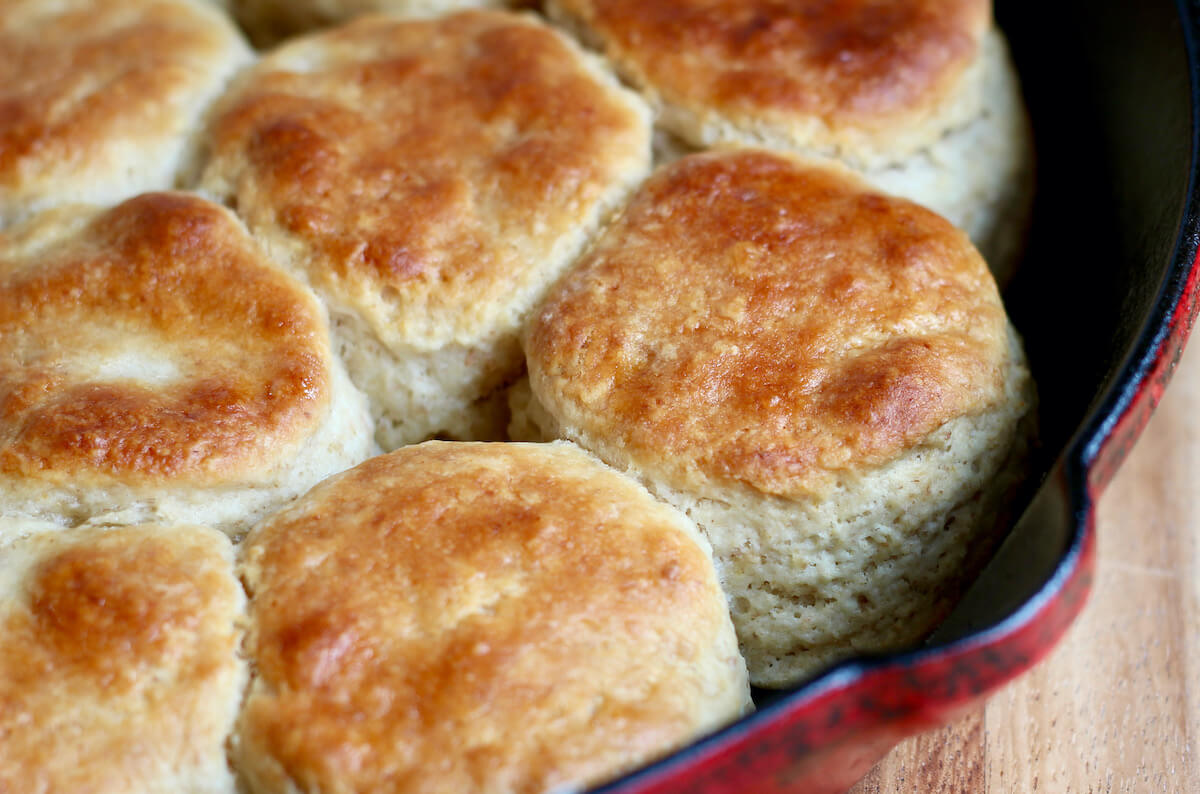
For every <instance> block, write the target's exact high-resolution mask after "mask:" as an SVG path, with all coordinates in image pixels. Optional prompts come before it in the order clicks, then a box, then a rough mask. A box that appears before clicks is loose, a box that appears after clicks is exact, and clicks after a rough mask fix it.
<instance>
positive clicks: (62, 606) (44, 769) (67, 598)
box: [0, 527, 243, 792]
mask: <svg viewBox="0 0 1200 794" xmlns="http://www.w3.org/2000/svg"><path fill="white" fill-rule="evenodd" d="M17 546H18V547H21V548H16V549H14V548H11V547H10V548H8V549H0V575H4V574H6V575H7V576H5V577H4V578H6V579H8V581H10V582H12V581H13V580H14V577H15V578H16V581H17V582H19V583H20V585H21V586H20V587H18V589H17V591H16V592H12V591H6V592H5V593H4V597H3V599H0V790H3V791H13V792H17V791H83V790H87V791H95V792H122V791H130V790H135V789H138V790H141V787H142V786H146V787H147V789H146V790H155V791H166V790H170V789H171V781H172V780H174V781H179V780H186V779H187V777H188V775H189V774H190V775H197V774H199V775H201V776H211V775H212V774H213V773H214V772H216V773H225V769H224V767H225V764H224V758H223V756H224V753H223V749H222V748H223V743H224V736H225V735H226V732H227V731H228V729H229V725H228V723H229V722H231V721H232V711H233V710H232V708H231V706H232V705H233V703H234V702H235V700H236V698H237V696H238V694H239V693H238V688H239V683H240V681H239V680H238V679H239V677H240V676H239V674H237V673H236V668H237V667H238V662H237V661H236V645H237V641H238V636H237V632H236V630H235V627H234V620H235V616H236V614H237V611H238V608H239V607H240V605H241V603H242V600H243V596H242V593H241V591H240V588H239V587H238V585H237V580H236V579H235V578H234V576H233V567H232V561H231V557H232V553H231V551H230V550H229V544H228V541H227V540H225V538H224V537H222V536H220V535H218V534H217V533H216V532H213V531H211V530H204V531H199V530H191V529H180V528H175V527H172V528H171V529H162V528H145V527H137V528H125V529H121V530H80V531H78V532H73V533H71V534H70V535H69V536H68V535H65V534H63V535H59V534H54V535H50V536H43V537H42V538H40V539H34V540H27V541H20V542H18V544H17ZM24 555H32V560H31V564H32V568H30V569H28V570H22V571H17V572H14V571H13V570H12V568H11V566H12V565H13V564H14V560H22V558H23V556H24ZM226 774H227V773H226ZM217 783H218V781H216V780H209V781H208V784H209V785H214V786H215V785H216V784H217ZM186 788H187V790H193V788H192V787H191V786H188V787H186ZM180 790H182V789H180ZM214 790H215V789H214Z"/></svg>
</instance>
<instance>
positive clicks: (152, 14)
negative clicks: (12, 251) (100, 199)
mask: <svg viewBox="0 0 1200 794" xmlns="http://www.w3.org/2000/svg"><path fill="white" fill-rule="evenodd" d="M238 42H239V40H238V39H237V36H236V33H235V32H234V31H233V28H232V25H229V24H227V23H224V22H223V20H222V19H221V18H220V17H219V16H218V15H217V14H215V13H208V12H206V9H203V8H197V7H194V6H193V5H192V4H191V3H187V2H161V1H159V2H155V1H153V0H89V2H71V3H66V4H65V7H62V4H58V3H53V4H50V3H39V2H37V0H24V1H15V2H14V1H12V0H10V1H9V2H6V3H5V4H4V7H3V9H2V10H0V201H16V200H21V199H23V198H28V197H29V196H31V195H34V196H37V195H38V194H40V193H42V192H45V191H48V190H51V189H52V188H53V181H54V180H70V179H72V178H75V177H74V175H75V174H77V173H85V174H93V173H95V172H96V170H97V166H98V165H99V164H104V165H105V167H111V169H112V171H111V172H109V173H108V177H109V178H112V179H119V178H120V177H119V176H118V174H119V172H121V171H124V170H126V169H130V170H139V169H142V168H144V167H145V166H144V165H143V164H142V163H141V162H140V159H141V158H144V157H145V156H147V155H146V152H145V149H144V147H145V146H146V145H147V143H153V142H155V141H157V140H159V139H164V138H175V137H184V136H190V135H192V134H193V131H192V130H191V129H186V128H184V127H185V125H190V122H191V120H192V119H193V118H194V116H196V115H197V112H196V109H195V107H194V105H195V103H196V102H197V100H198V99H199V98H204V97H206V96H207V94H208V93H210V92H211V91H212V90H213V88H215V85H214V84H215V83H216V82H217V81H216V80H215V78H214V77H213V75H214V74H218V73H224V72H225V71H227V70H228V68H229V67H228V65H227V62H228V61H230V60H234V59H236V58H238V57H241V51H240V49H239V47H238ZM96 178H97V179H103V178H104V176H103V175H98V176H96ZM159 187H170V185H168V184H164V185H159Z"/></svg>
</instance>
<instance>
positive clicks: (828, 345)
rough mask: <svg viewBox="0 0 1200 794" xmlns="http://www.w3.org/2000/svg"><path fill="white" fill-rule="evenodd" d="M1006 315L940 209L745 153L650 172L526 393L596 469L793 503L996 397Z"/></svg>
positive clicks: (696, 158)
mask: <svg viewBox="0 0 1200 794" xmlns="http://www.w3.org/2000/svg"><path fill="white" fill-rule="evenodd" d="M1006 322H1007V321H1006V317H1005V314H1004V309H1003V306H1002V305H1001V303H1000V299H999V295H998V293H997V290H996V287H995V283H994V282H993V280H992V278H991V276H990V274H989V273H988V271H987V268H986V265H985V264H984V262H983V260H982V259H981V258H980V257H979V255H978V254H977V253H976V252H975V250H974V249H973V248H972V247H971V245H970V243H969V242H968V241H967V239H966V237H965V236H964V235H963V234H962V233H960V232H959V231H958V230H956V229H954V228H953V227H952V226H951V225H950V224H949V223H948V222H946V221H945V220H943V219H942V218H940V217H939V216H937V215H935V214H933V213H931V212H929V211H928V210H925V209H923V208H921V207H919V206H917V205H915V204H912V203H909V202H907V201H903V200H899V199H893V198H889V197H885V196H882V195H879V194H877V193H874V192H871V191H870V190H869V189H867V188H866V187H865V186H864V185H863V184H862V183H861V182H859V181H858V180H856V179H853V178H852V177H851V176H850V175H849V173H848V172H843V171H842V170H841V169H834V168H832V167H817V166H816V165H815V164H813V165H809V166H805V165H804V164H802V163H799V162H797V161H793V160H789V159H787V158H784V157H781V156H775V155H770V154H767V153H765V152H758V151H743V152H736V153H723V154H712V155H693V156H691V157H688V158H685V159H683V160H680V161H678V162H677V163H675V164H673V165H671V166H668V167H667V168H665V169H663V170H660V171H659V172H658V173H657V174H656V175H655V176H653V177H652V178H651V179H650V180H649V181H648V182H647V183H646V184H645V185H644V186H643V188H642V190H641V191H640V192H639V193H638V194H637V196H635V198H634V200H633V201H632V202H631V205H630V206H629V207H628V208H627V210H626V212H625V213H624V215H623V216H622V217H621V218H620V219H619V220H618V221H617V222H616V223H615V224H614V225H613V226H612V227H610V229H609V230H608V232H607V233H606V235H605V237H604V238H602V240H601V241H600V243H599V244H598V245H597V247H596V249H595V250H594V251H593V252H592V253H591V254H590V255H589V256H588V257H586V258H585V259H584V260H583V261H582V262H581V264H580V265H578V266H577V267H576V268H575V269H574V270H572V271H571V273H570V274H569V275H568V276H567V277H566V278H565V279H564V280H563V282H562V283H560V285H559V286H558V288H556V290H555V291H554V292H552V293H551V295H550V296H549V297H548V299H547V301H546V303H545V304H544V305H543V307H542V308H541V310H540V311H539V314H538V316H537V317H535V319H534V321H533V323H532V326H531V330H530V332H529V338H528V340H527V341H528V344H527V350H528V357H529V368H530V379H531V385H532V386H533V388H534V392H535V393H536V394H537V396H538V397H539V399H540V400H541V401H542V403H543V404H545V405H546V407H547V408H548V409H549V410H550V412H551V414H553V415H554V416H555V417H556V419H557V420H558V421H559V423H560V424H561V425H562V427H563V428H564V430H565V431H566V432H567V433H568V435H571V436H576V435H577V436H580V437H583V438H585V439H586V442H585V443H586V445H587V446H589V447H591V448H593V449H597V450H599V451H600V454H601V457H605V458H608V459H610V460H611V459H613V458H615V459H617V460H619V461H631V462H632V463H633V464H634V465H636V466H639V467H643V468H652V469H653V470H655V471H658V472H664V470H665V476H668V477H669V478H670V480H671V481H672V482H673V483H674V484H675V485H676V486H679V487H689V486H690V485H694V484H695V483H696V482H697V481H711V480H717V481H725V482H730V481H733V482H738V483H742V484H744V485H747V486H749V487H752V488H754V489H757V490H760V491H762V492H765V493H770V494H780V495H785V496H792V497H794V496H799V495H804V494H811V493H820V492H822V491H823V489H825V488H827V487H829V486H830V484H831V483H832V482H833V481H834V479H835V478H836V477H837V476H838V475H839V474H842V473H853V472H854V471H855V470H856V469H861V468H867V467H872V466H877V465H881V464H883V463H885V462H887V461H888V460H891V459H893V458H894V457H896V456H897V455H898V454H900V453H901V452H903V451H904V450H905V449H907V448H909V447H911V446H912V445H914V444H917V443H919V442H920V441H921V440H922V439H923V438H924V437H925V436H926V435H927V434H928V433H930V432H931V431H932V430H934V429H935V428H937V427H938V426H940V425H941V424H943V423H944V422H947V421H949V420H951V419H953V418H955V417H958V416H960V415H963V414H965V413H974V412H977V411H981V410H985V409H986V408H987V407H988V406H990V405H994V404H995V403H996V402H997V401H998V400H999V399H1000V397H1001V394H1002V387H1003V371H1004V368H1005V364H1006V356H1007V353H1006V350H1007V345H1006V331H1005V329H1006Z"/></svg>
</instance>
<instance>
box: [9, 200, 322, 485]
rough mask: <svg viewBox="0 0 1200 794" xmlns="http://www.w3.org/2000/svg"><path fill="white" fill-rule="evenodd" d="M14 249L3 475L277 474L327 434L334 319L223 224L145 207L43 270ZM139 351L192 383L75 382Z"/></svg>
mask: <svg viewBox="0 0 1200 794" xmlns="http://www.w3.org/2000/svg"><path fill="white" fill-rule="evenodd" d="M4 242H5V241H4V238H3V237H0V338H3V339H4V340H5V344H4V346H3V348H2V349H0V473H3V474H4V475H6V476H24V477H33V478H39V479H50V480H56V479H57V480H65V479H76V478H77V477H78V476H80V475H82V474H87V475H88V476H96V477H101V478H102V479H103V478H112V479H116V480H119V481H121V482H146V481H154V480H162V479H164V478H169V479H172V480H174V481H189V480H196V479H201V478H204V477H220V476H223V475H229V474H231V473H234V472H238V471H242V470H244V469H247V468H257V467H261V466H262V465H264V458H265V459H266V461H271V460H274V459H276V458H277V457H278V456H279V455H280V454H281V451H283V450H286V449H288V448H290V446H291V445H292V444H294V443H296V442H298V441H299V440H300V439H302V438H303V437H304V436H305V435H306V434H307V433H308V432H309V431H310V429H311V427H312V426H313V425H314V424H315V423H316V422H317V421H319V419H320V417H321V414H322V411H323V410H324V405H325V404H326V403H327V402H328V399H329V394H328V378H329V375H328V366H329V356H330V353H329V348H328V342H327V338H326V334H327V332H326V331H325V328H324V324H323V321H322V319H321V313H320V309H319V307H318V306H317V304H316V302H315V300H314V299H313V298H312V297H311V295H309V294H308V293H307V292H306V291H305V290H304V289H303V288H302V287H301V285H299V284H298V283H296V282H295V281H294V280H292V279H290V278H289V277H288V276H287V275H286V274H284V273H283V272H281V271H279V270H277V269H276V268H274V267H272V266H269V265H266V264H264V262H263V261H262V259H261V254H260V252H259V251H258V249H257V248H255V247H254V246H253V245H252V243H251V242H250V240H249V238H248V236H247V235H246V233H245V231H244V230H243V229H242V227H241V226H240V225H239V224H238V223H237V221H236V220H235V219H234V218H233V217H232V216H231V215H230V214H229V213H228V211H226V210H224V209H223V208H221V207H219V206H217V205H215V204H212V203H210V202H207V201H204V200H203V199H200V198H198V197H195V196H188V195H185V194H174V193H152V194H145V195H143V196H139V197H137V198H135V199H131V200H129V201H127V202H125V203H123V204H121V205H118V206H117V207H116V208H114V209H112V210H109V211H107V212H104V213H102V214H100V215H98V216H97V217H95V218H94V219H93V220H92V221H91V222H90V223H89V224H88V225H87V227H86V228H84V229H83V231H82V232H81V233H80V234H79V235H77V236H73V237H71V238H69V239H66V240H63V241H61V242H60V243H59V244H58V245H56V246H54V247H53V248H51V249H50V250H49V251H47V252H45V253H43V254H41V255H40V256H39V257H38V258H37V259H36V260H35V261H33V262H30V261H24V260H21V259H16V260H13V259H6V258H5V254H4ZM131 348H132V349H137V350H145V351H150V352H152V353H156V354H161V355H162V356H163V357H165V358H167V359H169V360H170V361H171V363H172V364H173V365H175V366H176V367H177V368H178V370H179V376H178V377H176V378H171V379H170V380H169V382H166V383H163V384H159V385H153V384H144V383H140V382H138V381H137V380H129V379H121V378H117V379H104V378H101V379H99V380H96V379H92V378H91V377H88V376H87V375H86V374H84V375H80V374H78V373H77V372H76V371H75V370H77V369H79V368H82V369H83V370H84V371H85V372H86V370H87V367H88V364H89V362H90V361H93V360H100V359H103V358H104V357H105V356H120V355H122V354H123V353H125V352H127V351H128V350H129V349H131Z"/></svg>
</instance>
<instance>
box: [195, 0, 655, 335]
mask: <svg viewBox="0 0 1200 794" xmlns="http://www.w3.org/2000/svg"><path fill="white" fill-rule="evenodd" d="M598 74H599V73H598V72H597V71H596V70H595V69H594V68H591V67H586V66H585V61H584V60H583V58H582V55H581V53H579V52H578V51H577V50H575V49H574V48H572V47H570V46H569V44H568V43H567V42H566V41H565V40H564V39H563V38H562V37H561V36H560V35H559V34H557V33H556V32H554V31H552V30H550V29H549V28H547V27H546V26H544V25H541V24H538V23H537V22H535V21H534V20H533V19H532V18H527V17H524V16H518V15H514V14H506V13H500V12H475V11H472V12H463V13H459V14H454V15H450V16H446V17H443V18H440V19H437V20H400V19H396V18H387V17H368V18H365V19H360V20H358V21H355V22H352V23H350V24H348V25H345V26H343V27H341V28H338V29H336V30H333V31H327V32H324V33H322V34H318V35H316V36H313V37H309V38H307V39H302V40H300V41H297V42H293V43H291V44H289V45H286V46H285V47H284V48H282V49H281V50H279V51H277V52H276V53H274V54H273V55H271V56H269V57H268V58H266V59H265V60H264V61H263V63H262V64H261V65H260V67H259V68H258V69H257V71H256V72H255V73H254V75H253V76H252V78H251V79H249V80H248V81H246V82H245V83H244V84H243V85H242V87H241V89H240V91H239V92H238V93H237V94H236V95H235V96H234V98H233V99H232V101H230V102H228V103H227V104H226V105H225V106H224V108H223V111H222V112H221V113H220V115H219V118H218V119H217V121H216V122H215V125H214V127H213V131H212V138H213V149H214V162H213V165H212V166H211V167H210V169H209V172H208V173H207V174H206V179H205V183H206V184H207V185H209V186H210V187H213V186H216V187H213V189H216V190H218V192H221V191H224V190H228V191H230V192H231V193H232V194H233V196H234V197H235V200H236V201H237V204H238V211H239V213H241V214H242V215H243V216H244V217H246V218H247V222H248V223H249V225H250V226H251V228H252V229H255V230H256V231H258V230H264V229H265V230H270V231H272V232H274V230H275V229H279V230H281V231H282V232H284V234H285V235H286V236H287V237H288V238H290V239H292V240H299V241H301V243H302V246H303V248H304V250H305V252H306V255H305V256H304V257H302V259H303V260H304V264H303V266H304V267H306V268H307V269H308V271H309V272H308V275H309V278H310V279H311V280H312V282H313V283H314V285H315V286H317V288H318V291H322V292H324V293H326V294H329V295H330V296H331V297H332V299H333V300H334V301H335V302H336V303H338V304H339V305H351V306H355V307H361V306H367V307H369V308H370V311H371V315H370V316H369V317H368V319H369V322H371V324H372V326H373V327H374V329H375V331H376V333H378V334H379V335H380V336H381V338H383V339H385V340H388V339H389V335H391V336H393V337H394V336H395V334H396V331H395V329H397V328H406V327H408V326H420V327H425V328H430V327H437V328H441V329H442V330H443V331H446V330H447V329H448V331H449V336H450V339H451V340H453V341H457V342H459V343H462V342H472V341H474V340H473V338H472V335H474V336H478V334H479V330H478V328H476V327H475V326H476V325H478V323H475V321H474V320H473V319H472V318H477V317H479V316H481V315H482V316H488V314H489V312H491V313H495V309H493V308H492V307H494V306H505V305H507V304H508V303H509V302H511V300H512V298H511V296H512V295H514V294H521V292H522V291H527V290H528V288H529V284H528V282H529V281H530V280H531V279H534V280H540V279H542V278H548V277H551V276H547V275H546V274H545V273H544V272H543V271H544V270H545V269H546V268H545V265H544V262H545V261H547V260H553V259H554V258H557V257H558V256H560V254H557V253H552V249H553V247H554V245H555V242H556V241H557V240H559V239H560V238H561V237H562V236H564V235H573V234H579V233H581V232H583V231H584V226H585V221H586V220H587V216H588V214H589V212H590V210H591V208H593V207H594V206H595V205H596V203H597V202H598V201H599V200H600V199H601V198H602V197H604V196H605V195H607V194H609V193H610V192H611V191H612V189H613V186H614V185H616V184H619V183H620V182H621V181H622V180H623V179H625V178H627V177H625V174H626V173H627V172H628V171H629V170H630V169H631V168H632V167H633V166H634V165H636V164H638V163H640V161H642V160H644V159H645V157H646V153H648V147H649V136H648V130H647V126H648V125H647V124H646V122H645V119H644V118H643V115H642V114H640V113H638V112H637V111H636V107H634V106H633V105H631V102H630V99H629V98H627V97H624V96H621V95H619V94H617V87H616V84H615V82H612V81H609V83H608V84H606V82H605V81H604V80H603V79H600V78H599V77H598ZM374 304H381V306H380V307H379V308H373V305H374ZM381 315H386V316H387V317H388V319H386V320H384V319H380V316H381ZM417 337H418V335H417V334H409V335H408V338H407V340H406V343H411V344H414V345H416V346H417V347H418V348H420V347H421V346H422V341H421V340H420V339H419V338H417ZM445 341H447V340H439V341H438V342H437V344H438V345H440V344H443V343H444V342H445Z"/></svg>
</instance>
